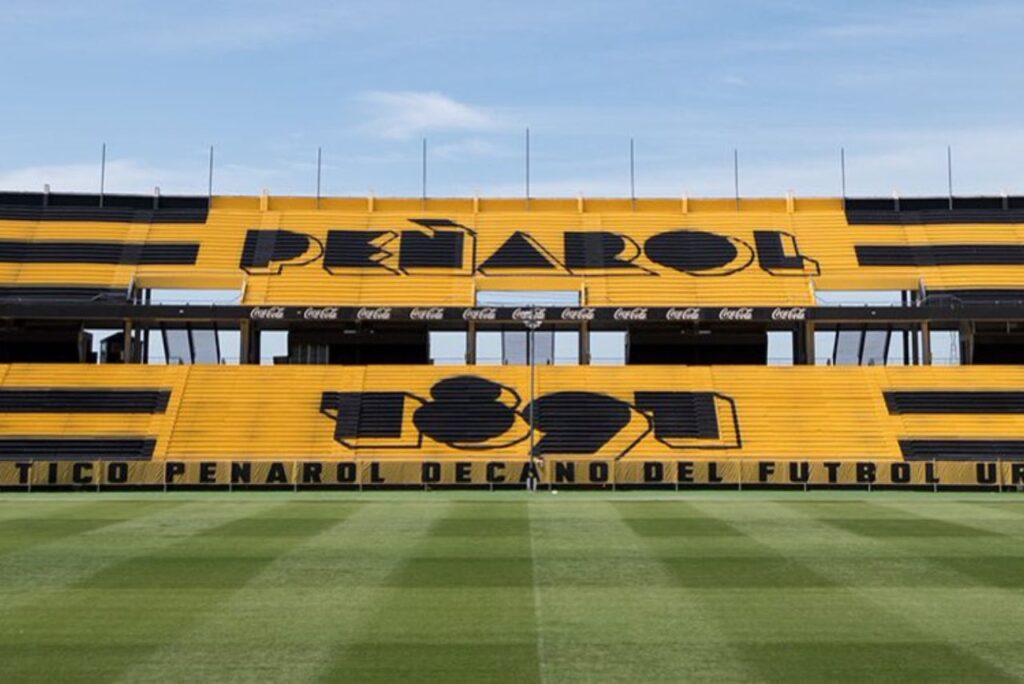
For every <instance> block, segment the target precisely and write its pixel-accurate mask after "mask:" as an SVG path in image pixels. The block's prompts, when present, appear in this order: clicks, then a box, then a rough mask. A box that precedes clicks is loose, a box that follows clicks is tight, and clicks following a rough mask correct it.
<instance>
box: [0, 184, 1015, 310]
mask: <svg viewBox="0 0 1024 684" xmlns="http://www.w3.org/2000/svg"><path fill="white" fill-rule="evenodd" d="M68 197H70V199H68ZM83 197H84V199H83ZM40 198H41V196H38V195H32V196H28V195H14V194H12V193H6V194H4V193H0V296H3V297H5V298H11V297H15V298H16V297H32V296H51V297H67V298H79V299H94V298H101V297H104V296H114V297H116V296H120V293H124V292H126V291H127V289H128V288H129V287H130V286H135V287H141V288H161V287H164V288H203V289H220V288H239V289H244V303H245V304H250V305H264V304H272V305H336V306H375V305H380V306H471V305H473V304H474V303H475V302H474V299H475V293H477V292H479V291H481V290H531V289H543V290H569V291H574V292H579V293H580V295H581V304H583V305H586V306H679V305H694V306H736V305H744V306H807V305H811V304H813V303H814V301H815V298H814V292H815V291H816V290H818V291H820V290H877V289H887V290H896V289H903V290H919V289H920V288H921V287H922V286H923V287H924V289H925V290H927V291H928V292H950V293H959V292H966V293H968V294H967V295H965V296H971V294H970V293H975V294H976V293H977V292H979V291H980V292H982V293H986V292H989V293H993V295H995V294H999V293H1002V295H1001V296H1005V295H1006V293H1011V294H1012V293H1018V294H1019V293H1020V292H1021V291H1024V246H1022V245H1024V200H1022V199H1021V198H1016V197H1013V198H1005V199H1004V198H994V199H993V198H969V200H965V199H962V198H958V199H957V200H956V202H957V203H959V204H955V206H954V208H953V209H949V208H948V206H946V205H948V199H945V198H943V199H942V200H941V202H940V203H936V201H935V200H928V199H925V200H903V201H902V202H900V201H896V208H894V207H893V206H891V205H892V204H893V201H892V200H847V201H846V202H845V203H844V201H843V200H840V199H800V198H796V199H792V198H790V199H786V200H781V199H780V200H755V199H752V200H743V201H742V202H741V203H740V205H739V208H738V209H737V205H736V203H735V202H734V201H732V200H728V201H726V200H696V199H695V200H686V199H677V200H654V199H652V200H638V201H636V202H635V203H634V202H631V201H628V200H604V199H588V200H557V199H550V200H531V202H530V203H529V206H527V205H526V203H525V202H523V201H520V200H508V199H452V200H445V199H431V200H426V201H424V200H407V199H374V198H325V199H322V200H321V201H320V202H319V204H317V203H316V202H314V200H312V199H308V198H295V197H214V198H212V200H211V201H210V202H209V203H208V204H207V198H200V200H196V198H138V197H132V198H120V199H118V198H109V197H108V198H107V199H106V202H107V203H106V204H105V205H104V206H103V207H94V206H88V207H83V206H80V205H83V204H87V203H88V202H89V201H93V200H90V199H88V197H87V196H66V197H63V199H61V198H59V197H54V198H51V200H49V202H50V203H49V204H47V205H45V206H44V205H43V204H42V202H43V199H40ZM175 201H179V202H180V203H181V204H182V206H180V207H176V206H175V205H174V203H175ZM62 202H63V203H64V204H61V203H62ZM147 202H148V203H149V204H148V205H147V204H146V203H147ZM154 202H155V203H156V206H155V207H154V206H153V204H154ZM943 203H945V204H943ZM193 205H194V206H193ZM961 205H962V206H961Z"/></svg>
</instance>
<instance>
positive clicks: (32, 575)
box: [0, 500, 182, 617]
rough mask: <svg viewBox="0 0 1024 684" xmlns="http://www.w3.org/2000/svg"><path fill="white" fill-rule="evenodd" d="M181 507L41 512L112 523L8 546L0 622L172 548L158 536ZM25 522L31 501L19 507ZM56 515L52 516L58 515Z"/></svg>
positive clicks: (120, 505)
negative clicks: (123, 564)
mask: <svg viewBox="0 0 1024 684" xmlns="http://www.w3.org/2000/svg"><path fill="white" fill-rule="evenodd" d="M181 505H182V504H181V502H169V501H160V500H152V501H147V502H135V503H133V504H132V505H125V502H102V501H97V502H95V503H93V504H92V506H93V507H95V510H93V509H91V508H89V506H88V505H87V504H86V505H85V507H84V508H81V507H80V506H79V505H74V504H65V506H66V510H64V511H55V510H54V509H52V508H51V507H44V508H43V510H42V511H40V513H41V514H42V517H44V518H47V519H52V518H55V517H61V518H64V519H68V520H73V519H74V518H73V516H74V515H76V514H78V515H86V516H89V515H91V516H93V517H90V518H88V519H89V520H96V519H101V518H102V519H105V520H110V521H111V524H109V525H101V526H96V527H93V528H92V529H89V530H85V531H83V530H81V528H80V527H78V526H77V525H75V524H71V525H70V526H69V527H70V528H71V529H73V530H75V533H71V532H68V533H66V534H63V533H59V532H57V531H56V530H55V531H54V533H53V534H50V535H47V536H46V537H45V538H43V539H41V540H36V539H31V538H28V539H27V538H25V536H24V535H22V534H19V535H18V538H20V539H21V540H23V541H24V544H23V546H21V547H12V548H9V549H8V552H7V553H5V554H0V578H2V581H0V617H4V616H12V615H14V614H15V613H14V611H15V610H17V609H18V608H19V607H21V606H25V605H31V604H34V603H36V602H40V601H45V599H46V597H47V596H48V595H51V594H55V593H59V592H62V591H64V590H66V589H67V588H68V587H70V586H72V585H74V584H75V583H76V582H78V581H80V580H81V579H83V578H85V577H88V576H90V575H92V574H94V573H96V572H99V571H101V570H102V569H103V568H105V567H107V566H109V565H111V564H113V563H117V562H119V561H120V560H123V559H125V558H129V557H131V556H133V555H137V554H141V553H147V552H149V551H150V550H152V549H155V548H160V547H163V546H167V545H169V544H171V543H173V540H172V539H166V538H163V537H161V536H160V532H161V531H162V530H164V529H166V527H167V526H168V525H177V524H179V523H178V520H179V517H180V516H179V512H178V511H179V507H180V506H181ZM18 507H19V508H20V509H21V510H22V511H24V513H25V519H30V518H31V517H32V514H33V513H35V512H36V507H35V505H34V503H33V502H31V501H22V502H19V504H18ZM58 512H59V513H61V515H60V516H57V513H58Z"/></svg>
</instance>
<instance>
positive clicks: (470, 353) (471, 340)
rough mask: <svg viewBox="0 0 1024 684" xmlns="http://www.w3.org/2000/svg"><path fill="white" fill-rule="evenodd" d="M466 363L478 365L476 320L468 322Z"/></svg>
mask: <svg viewBox="0 0 1024 684" xmlns="http://www.w3.org/2000/svg"><path fill="white" fill-rule="evenodd" d="M466 365H467V366H475V365H476V321H468V322H467V323H466Z"/></svg>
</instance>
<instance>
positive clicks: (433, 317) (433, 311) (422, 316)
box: [409, 306, 444, 321]
mask: <svg viewBox="0 0 1024 684" xmlns="http://www.w3.org/2000/svg"><path fill="white" fill-rule="evenodd" d="M409 318H410V319H412V320H414V321H440V320H441V319H443V318H444V309H443V308H441V307H440V306H434V307H430V308H428V309H420V308H416V309H413V310H412V311H410V312H409Z"/></svg>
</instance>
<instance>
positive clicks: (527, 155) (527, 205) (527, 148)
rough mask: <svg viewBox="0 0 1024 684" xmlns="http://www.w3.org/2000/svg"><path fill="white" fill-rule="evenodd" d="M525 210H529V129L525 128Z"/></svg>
mask: <svg viewBox="0 0 1024 684" xmlns="http://www.w3.org/2000/svg"><path fill="white" fill-rule="evenodd" d="M526 208H527V209H529V208H530V127H529V126H527V127H526Z"/></svg>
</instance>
